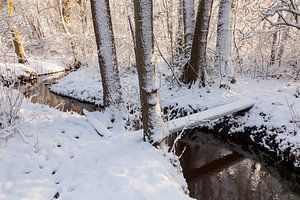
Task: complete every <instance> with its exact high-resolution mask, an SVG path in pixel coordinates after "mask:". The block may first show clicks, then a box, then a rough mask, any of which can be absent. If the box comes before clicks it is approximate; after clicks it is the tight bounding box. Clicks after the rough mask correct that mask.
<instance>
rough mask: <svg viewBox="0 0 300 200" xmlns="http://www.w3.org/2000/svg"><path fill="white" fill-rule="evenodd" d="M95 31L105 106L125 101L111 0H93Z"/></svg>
mask: <svg viewBox="0 0 300 200" xmlns="http://www.w3.org/2000/svg"><path fill="white" fill-rule="evenodd" d="M91 9H92V17H93V22H94V31H95V36H96V42H97V50H98V59H99V66H100V72H101V80H102V87H103V103H104V107H105V108H108V107H111V106H116V107H118V106H119V105H121V104H122V103H123V101H122V95H121V83H120V77H119V69H118V62H117V54H116V46H115V41H114V35H113V29H112V22H111V15H110V7H109V0H91Z"/></svg>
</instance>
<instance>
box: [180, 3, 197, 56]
mask: <svg viewBox="0 0 300 200" xmlns="http://www.w3.org/2000/svg"><path fill="white" fill-rule="evenodd" d="M182 4H183V5H182V9H183V24H184V26H183V27H184V43H185V47H184V48H185V58H189V57H190V54H191V49H192V43H193V33H194V26H195V24H194V23H195V22H194V21H195V19H194V18H195V14H194V0H183V1H182Z"/></svg>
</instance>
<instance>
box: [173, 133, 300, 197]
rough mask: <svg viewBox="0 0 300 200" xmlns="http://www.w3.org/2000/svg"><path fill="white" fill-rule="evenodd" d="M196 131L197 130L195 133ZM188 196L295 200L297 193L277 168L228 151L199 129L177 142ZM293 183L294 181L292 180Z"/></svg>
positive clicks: (222, 144) (220, 143)
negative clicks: (197, 135) (277, 171)
mask: <svg viewBox="0 0 300 200" xmlns="http://www.w3.org/2000/svg"><path fill="white" fill-rule="evenodd" d="M197 134H198V133H197ZM183 150H184V153H183V155H182V157H181V159H180V162H181V166H182V168H183V173H184V176H185V178H186V180H187V183H188V187H189V191H190V196H191V197H194V198H196V199H201V200H202V199H203V200H235V199H236V200H239V199H241V200H244V199H245V200H247V199H249V200H265V199H278V200H298V199H300V196H299V194H298V193H297V194H295V193H292V192H290V190H289V188H288V187H287V186H286V185H285V183H284V182H282V181H281V180H280V179H281V178H280V177H279V176H276V174H277V173H276V169H273V168H268V166H266V165H265V164H262V163H260V162H258V161H255V160H253V159H250V158H246V157H244V156H243V155H241V154H239V153H238V152H234V151H231V150H230V149H229V148H228V147H227V146H226V145H225V144H224V143H222V142H221V141H218V140H216V139H214V138H212V137H211V136H208V135H207V134H203V133H199V137H198V138H197V139H195V140H194V141H191V140H190V139H187V138H183V139H182V140H180V141H179V143H178V146H177V154H178V155H180V154H181V152H182V151H183ZM292 184H293V183H292Z"/></svg>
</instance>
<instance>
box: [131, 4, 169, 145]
mask: <svg viewBox="0 0 300 200" xmlns="http://www.w3.org/2000/svg"><path fill="white" fill-rule="evenodd" d="M134 16H135V18H134V19H135V29H136V30H135V36H136V37H135V39H136V42H135V43H136V52H135V54H136V56H135V57H136V66H137V71H138V77H139V88H140V102H141V106H142V122H143V130H144V139H145V140H148V141H149V142H150V143H152V144H156V142H159V141H160V140H161V139H162V138H163V137H164V136H165V135H166V134H167V129H166V127H165V125H164V122H163V120H162V117H161V110H160V104H159V99H158V89H159V84H158V82H157V74H156V66H155V59H154V56H153V52H154V46H153V2H152V0H135V1H134Z"/></svg>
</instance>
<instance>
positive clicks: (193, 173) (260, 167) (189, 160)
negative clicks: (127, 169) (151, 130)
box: [19, 73, 300, 200]
mask: <svg viewBox="0 0 300 200" xmlns="http://www.w3.org/2000/svg"><path fill="white" fill-rule="evenodd" d="M64 75H65V74H64V73H59V74H54V75H47V76H41V77H39V78H38V79H37V82H34V83H25V84H23V85H20V86H19V90H20V91H21V92H22V93H23V94H25V96H26V97H27V98H28V99H30V100H31V101H32V102H34V103H43V104H47V105H49V106H51V107H55V108H57V109H59V110H61V111H73V112H77V113H79V114H83V109H85V110H88V111H96V110H99V108H98V107H97V106H96V105H94V104H90V103H85V102H81V101H78V100H75V99H72V98H68V97H64V96H60V95H57V94H54V93H52V92H50V90H49V87H48V86H49V84H52V83H54V82H55V81H56V80H57V79H59V78H61V77H63V76H64ZM191 125H193V124H191ZM173 128H174V131H178V130H179V129H178V126H176V127H175V126H174V127H173ZM177 129H178V130H177ZM171 137H172V136H171ZM237 146H238V145H237ZM176 153H177V154H178V155H181V154H182V157H181V159H180V162H181V166H182V168H183V173H184V176H185V178H186V181H187V183H188V186H189V190H190V195H191V196H192V197H194V198H196V199H216V200H217V199H253V200H254V199H255V200H256V199H282V200H288V199H291V200H294V199H295V200H296V199H300V196H299V194H300V192H299V188H297V187H296V189H295V188H293V185H299V183H298V182H295V181H297V180H298V179H296V180H294V179H288V178H285V177H284V176H282V174H283V173H282V171H280V170H278V169H277V168H275V167H274V166H272V165H269V164H268V162H264V160H262V159H263V157H258V156H257V155H256V153H255V152H249V151H247V153H245V151H244V150H243V149H242V148H232V146H230V145H228V144H227V143H226V142H224V141H222V140H220V139H217V138H216V137H214V135H213V134H208V133H203V132H201V131H199V130H197V129H194V130H188V131H187V133H186V134H185V136H184V137H183V138H182V139H180V140H179V141H178V143H177V147H176ZM285 172H286V174H289V173H294V172H292V171H291V172H289V169H286V171H285ZM298 175H299V174H298ZM286 177H288V176H286ZM291 191H293V192H291Z"/></svg>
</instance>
